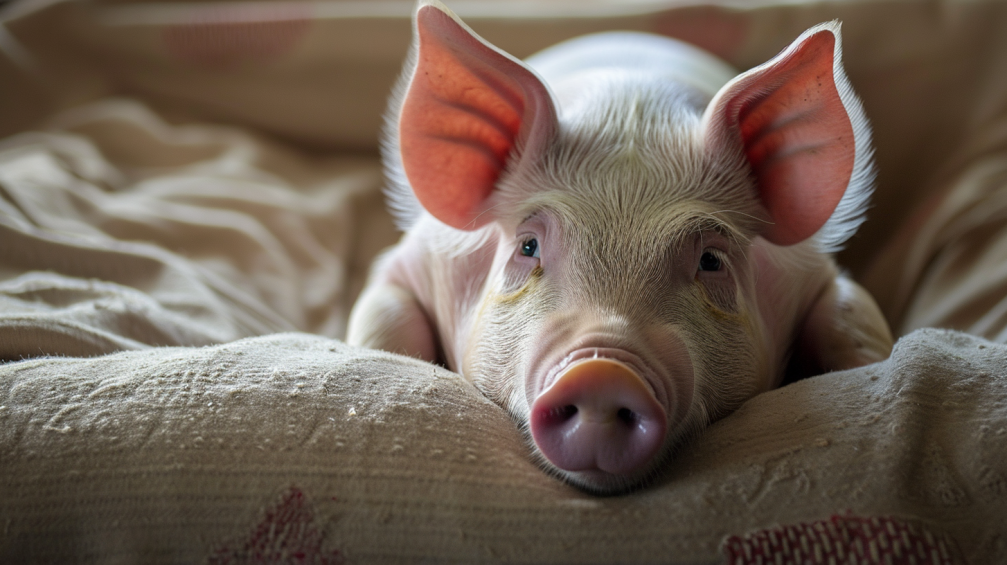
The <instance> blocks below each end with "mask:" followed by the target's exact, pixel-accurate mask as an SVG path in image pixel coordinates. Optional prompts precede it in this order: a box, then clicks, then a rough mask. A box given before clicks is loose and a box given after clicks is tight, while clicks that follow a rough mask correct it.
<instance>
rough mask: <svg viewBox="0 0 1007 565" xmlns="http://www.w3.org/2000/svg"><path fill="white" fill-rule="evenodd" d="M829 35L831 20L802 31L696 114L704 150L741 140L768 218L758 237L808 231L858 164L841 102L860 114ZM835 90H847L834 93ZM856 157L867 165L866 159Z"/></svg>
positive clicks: (785, 238)
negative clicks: (769, 222)
mask: <svg viewBox="0 0 1007 565" xmlns="http://www.w3.org/2000/svg"><path fill="white" fill-rule="evenodd" d="M837 38H838V24H835V23H833V24H825V25H823V26H819V27H817V28H812V29H811V30H809V31H808V32H805V34H804V35H802V36H801V37H800V38H798V39H797V40H796V41H795V42H794V43H793V44H791V45H790V47H788V48H787V49H786V50H785V51H783V52H782V53H780V54H779V55H777V56H776V58H774V59H773V60H771V61H769V62H768V63H766V64H764V65H762V66H760V67H757V68H755V69H752V70H750V71H748V72H746V73H743V74H742V75H740V76H738V77H737V78H735V79H734V80H732V81H731V82H730V83H728V84H727V85H725V86H724V87H723V88H722V89H721V90H720V92H718V93H717V96H716V97H714V99H713V101H712V102H711V103H710V106H709V107H708V108H707V110H706V115H705V116H704V123H705V128H706V129H705V134H706V142H707V144H708V147H710V148H711V150H715V151H719V150H725V149H727V147H725V145H727V144H737V143H739V142H740V143H741V144H742V146H743V149H744V153H745V155H746V157H747V158H748V162H749V163H750V164H751V166H752V170H753V172H754V174H755V179H756V182H757V184H758V191H759V196H760V198H761V200H762V203H763V204H764V205H765V207H766V209H767V210H768V211H769V215H770V218H771V220H772V222H773V223H772V225H770V226H769V227H768V228H767V230H766V231H765V232H764V233H762V234H761V235H762V236H763V237H765V238H766V239H768V240H769V241H771V242H773V243H775V244H777V245H791V244H794V243H798V242H800V241H804V240H805V239H807V238H809V237H811V236H812V235H814V234H815V232H817V231H818V230H819V229H820V228H821V227H822V226H823V225H824V224H825V222H826V221H827V220H828V219H829V218H830V217H831V216H832V213H833V212H834V211H835V210H836V206H837V205H838V204H839V201H840V200H841V199H842V198H843V194H844V193H845V192H846V189H847V186H848V185H849V184H850V179H851V178H852V177H853V175H854V165H855V164H857V165H858V167H859V166H860V162H856V157H857V155H856V153H857V151H856V140H855V139H854V124H853V122H852V121H851V116H850V113H848V112H847V107H846V106H844V102H846V103H847V104H848V105H849V104H852V105H855V106H856V108H855V112H854V113H855V114H856V116H855V119H857V120H864V119H863V117H862V115H861V113H862V112H861V110H860V106H859V102H857V101H856V99H855V97H854V96H853V95H852V92H849V91H848V84H846V78H845V74H843V70H842V66H841V63H840V59H839V56H838V50H839V46H838V44H837ZM837 82H838V83H839V84H838V86H837ZM841 90H842V91H843V92H845V93H847V94H845V95H842V97H841V94H840V92H841ZM851 100H852V101H851ZM864 126H865V128H866V121H864ZM864 135H869V134H866V133H865V134H864ZM861 161H864V163H866V164H865V165H863V166H869V163H867V158H866V156H865V157H864V159H861ZM855 162H856V163H855Z"/></svg>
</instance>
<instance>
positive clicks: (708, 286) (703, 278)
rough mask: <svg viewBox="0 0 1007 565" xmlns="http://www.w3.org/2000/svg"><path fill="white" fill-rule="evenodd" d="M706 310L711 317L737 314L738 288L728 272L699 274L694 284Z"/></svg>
mask: <svg viewBox="0 0 1007 565" xmlns="http://www.w3.org/2000/svg"><path fill="white" fill-rule="evenodd" d="M695 284H696V285H697V286H698V288H699V289H700V291H701V293H702V296H703V302H704V305H705V306H706V310H707V311H708V312H709V313H710V314H713V315H715V316H716V315H736V314H737V313H738V287H737V285H736V284H735V281H734V277H733V275H732V273H731V272H730V271H726V270H725V271H722V272H716V273H699V276H697V277H696V283H695Z"/></svg>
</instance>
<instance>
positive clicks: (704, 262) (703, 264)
mask: <svg viewBox="0 0 1007 565" xmlns="http://www.w3.org/2000/svg"><path fill="white" fill-rule="evenodd" d="M722 266H723V265H722V264H721V262H720V258H719V257H717V256H716V255H714V254H713V253H710V252H709V251H707V252H705V253H703V256H702V257H700V258H699V270H700V271H719V270H720V268H721V267H722Z"/></svg>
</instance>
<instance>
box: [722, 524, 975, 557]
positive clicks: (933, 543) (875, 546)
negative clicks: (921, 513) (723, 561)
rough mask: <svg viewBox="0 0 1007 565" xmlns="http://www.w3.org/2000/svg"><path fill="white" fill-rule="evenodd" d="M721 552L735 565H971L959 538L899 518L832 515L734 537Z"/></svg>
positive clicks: (728, 540)
mask: <svg viewBox="0 0 1007 565" xmlns="http://www.w3.org/2000/svg"><path fill="white" fill-rule="evenodd" d="M721 551H722V552H723V553H724V556H725V557H726V558H727V563H729V564H730V565H743V564H744V565H749V564H763V563H765V564H767V565H768V564H773V565H777V564H779V565H789V564H798V563H800V564H819V563H821V564H832V563H835V564H839V563H857V564H874V563H884V564H892V565H901V564H907V565H908V564H914V565H928V564H932V565H937V564H940V565H944V564H948V565H951V564H961V563H965V561H964V559H963V558H962V557H961V554H960V552H959V551H958V546H957V544H955V542H954V539H952V538H951V537H950V536H948V535H946V534H939V533H935V532H933V531H932V530H931V529H929V528H927V527H926V526H924V525H922V524H919V523H914V522H911V521H906V520H902V519H899V518H893V517H873V518H859V517H855V516H839V515H835V516H832V517H831V518H830V519H828V520H821V521H818V522H811V523H803V524H797V525H791V526H778V527H775V528H771V529H767V530H759V531H756V532H750V533H748V534H745V535H744V536H731V537H729V538H727V539H726V540H724V543H723V545H722V546H721Z"/></svg>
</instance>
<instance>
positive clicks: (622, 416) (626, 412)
mask: <svg viewBox="0 0 1007 565" xmlns="http://www.w3.org/2000/svg"><path fill="white" fill-rule="evenodd" d="M615 417H616V418H618V419H619V421H620V422H622V423H624V424H627V425H629V426H635V425H636V423H637V422H638V421H639V420H640V417H639V416H637V414H636V412H633V411H632V410H630V409H629V408H620V409H619V411H618V412H616V413H615Z"/></svg>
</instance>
